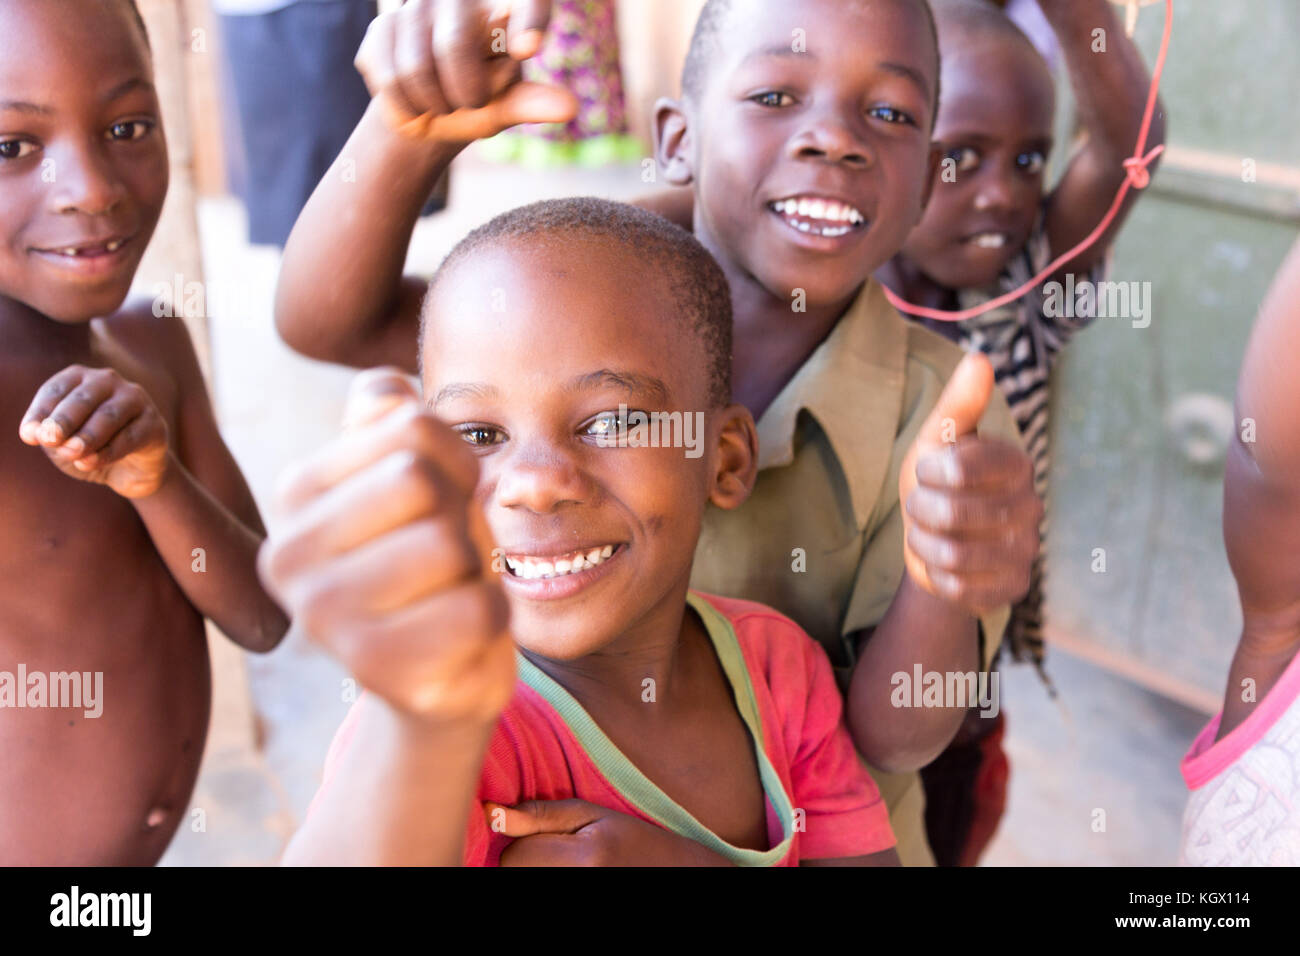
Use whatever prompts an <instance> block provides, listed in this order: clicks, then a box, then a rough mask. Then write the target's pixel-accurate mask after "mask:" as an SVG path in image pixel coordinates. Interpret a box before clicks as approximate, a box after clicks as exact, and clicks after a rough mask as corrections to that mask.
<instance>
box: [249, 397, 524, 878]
mask: <svg viewBox="0 0 1300 956" xmlns="http://www.w3.org/2000/svg"><path fill="white" fill-rule="evenodd" d="M358 386H359V387H357V388H355V389H354V393H353V396H352V399H351V401H350V402H349V409H348V410H349V420H350V421H352V422H353V423H355V424H356V425H357V426H359V427H354V429H353V430H352V431H350V432H349V433H348V434H346V435H344V436H343V437H341V438H339V439H337V440H336V441H334V442H333V443H332V444H330V445H328V446H327V447H326V448H325V449H323V450H322V451H321V452H319V453H318V454H316V455H315V456H313V457H312V458H311V459H310V460H309V461H307V462H306V463H305V464H303V465H301V466H299V467H298V468H296V469H295V470H294V471H293V472H292V473H291V474H290V475H289V476H287V477H286V480H285V481H284V483H283V490H282V492H281V495H280V500H281V504H282V507H283V511H284V515H285V520H284V523H283V528H284V531H283V533H277V534H275V535H272V537H271V538H270V539H269V540H268V542H267V545H266V548H265V550H264V553H263V556H262V569H263V575H264V577H265V578H266V580H267V583H268V585H269V586H270V587H271V588H272V590H273V591H274V592H275V593H276V594H277V595H278V596H279V598H280V599H281V600H282V601H283V602H284V604H285V606H286V607H287V608H288V609H289V610H290V611H291V613H292V614H293V617H294V619H295V620H296V621H298V622H299V623H300V624H301V625H302V626H303V628H304V630H305V631H306V632H307V633H308V634H309V635H310V636H311V637H312V638H313V639H315V640H316V641H318V642H319V643H321V644H322V645H324V646H325V647H326V648H327V649H328V650H329V651H330V652H331V653H333V654H334V655H335V656H336V657H337V658H338V659H339V660H340V661H342V663H343V664H344V665H345V666H346V667H347V668H348V670H349V671H350V672H351V673H352V675H353V676H354V677H355V678H356V679H357V681H358V682H359V683H360V684H362V685H363V686H364V687H366V689H367V691H368V692H369V693H368V694H367V695H366V696H364V697H363V698H362V700H361V701H360V702H359V703H358V704H357V706H358V708H360V712H359V713H358V715H357V721H356V724H355V726H354V731H353V736H352V738H351V740H350V741H349V742H348V745H347V747H346V749H345V750H344V751H343V753H342V755H341V756H340V758H339V762H338V763H337V765H336V766H335V768H333V769H334V772H333V773H332V775H331V777H330V780H329V781H328V782H327V784H326V786H324V787H323V788H322V790H321V792H320V793H319V794H318V795H317V798H316V803H315V804H314V805H313V811H312V814H311V816H310V818H309V819H308V821H307V823H306V824H305V825H304V827H303V829H302V830H301V831H300V832H299V833H298V834H297V836H296V837H295V838H294V840H293V842H292V843H291V845H290V847H289V849H288V851H287V853H286V855H285V860H284V862H286V863H296V864H304V863H307V864H324V863H328V864H348V865H358V864H361V865H376V864H386V865H427V864H444V865H445V864H456V863H459V862H461V859H462V854H463V848H464V842H465V835H466V821H467V820H468V819H469V813H470V807H471V805H472V803H473V800H474V796H475V793H476V790H477V785H478V779H479V773H480V768H481V766H482V762H483V756H484V752H485V749H486V747H487V745H488V742H489V740H490V738H491V734H492V730H493V728H494V726H495V724H496V721H497V719H498V717H499V715H500V713H501V711H502V710H503V709H504V707H505V706H506V704H507V702H508V701H509V699H510V696H511V694H512V693H513V691H514V683H515V664H514V643H513V641H512V640H511V639H510V635H509V633H508V631H507V628H506V621H507V617H508V614H509V609H508V606H507V604H506V599H505V595H504V594H503V593H502V591H501V586H500V582H499V581H497V580H495V578H494V576H493V575H492V573H491V572H490V571H489V570H487V569H486V565H485V563H484V560H483V556H484V555H485V554H486V553H487V549H489V548H490V542H489V541H488V540H487V536H486V532H485V530H484V529H483V525H482V522H481V519H476V518H475V512H474V511H473V509H472V508H471V499H472V495H473V493H474V487H475V484H476V481H477V474H478V463H477V461H476V460H475V459H474V456H473V454H472V453H471V452H470V450H469V449H468V447H467V446H466V445H465V443H464V442H463V441H462V440H461V439H460V438H459V437H458V436H457V435H455V434H454V433H453V432H452V431H451V430H450V429H448V428H446V427H445V426H443V425H442V424H441V423H439V422H438V421H437V420H436V419H435V418H434V417H433V416H432V415H431V414H429V413H428V412H426V411H424V410H423V408H422V407H421V406H420V404H419V401H418V397H417V396H416V395H415V392H414V390H413V389H412V388H411V386H410V385H409V383H407V382H406V381H405V380H404V379H402V378H401V377H400V376H398V375H396V374H394V373H383V372H381V373H378V374H373V375H368V376H363V377H362V378H361V379H360V380H359V382H358ZM394 406H396V407H394Z"/></svg>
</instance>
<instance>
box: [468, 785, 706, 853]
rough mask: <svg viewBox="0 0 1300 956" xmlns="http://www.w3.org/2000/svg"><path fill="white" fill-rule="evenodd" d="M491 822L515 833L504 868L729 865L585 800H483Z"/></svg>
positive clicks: (681, 839) (674, 836) (672, 836)
mask: <svg viewBox="0 0 1300 956" xmlns="http://www.w3.org/2000/svg"><path fill="white" fill-rule="evenodd" d="M483 810H484V813H486V814H487V821H488V826H490V827H492V829H493V830H494V831H496V832H498V833H504V834H505V835H506V836H510V837H515V841H514V842H513V843H511V844H510V846H508V847H507V848H506V849H505V850H504V851H503V852H502V854H501V865H502V866H729V865H730V864H729V862H728V861H727V860H725V859H723V858H722V857H721V856H718V854H716V853H714V852H712V851H711V850H709V849H708V848H707V847H705V846H703V845H702V844H699V843H696V842H695V841H694V840H690V839H687V838H686V837H683V836H678V835H677V834H676V833H672V832H670V831H668V830H665V829H663V828H662V827H657V826H654V825H653V824H650V823H646V822H645V821H644V820H638V819H637V818H636V817H631V816H628V815H627V814H625V813H619V812H618V811H616V810H609V809H606V808H605V807H600V806H597V805H596V804H594V803H587V802H586V801H585V800H529V801H527V802H525V803H521V804H520V805H519V806H517V807H502V806H497V805H496V804H492V803H489V804H485V805H484V808H483Z"/></svg>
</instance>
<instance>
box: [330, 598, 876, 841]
mask: <svg viewBox="0 0 1300 956" xmlns="http://www.w3.org/2000/svg"><path fill="white" fill-rule="evenodd" d="M687 603H688V605H689V608H690V609H692V610H693V611H694V612H695V613H696V614H697V615H699V618H700V620H701V622H702V623H703V624H704V627H705V630H706V631H707V632H708V634H709V638H710V640H711V641H712V642H713V646H714V649H715V651H716V652H717V655H718V661H719V663H720V664H721V665H722V669H723V672H724V673H725V674H726V677H727V680H728V682H729V683H730V684H731V689H732V693H733V696H734V697H735V700H736V706H737V710H738V711H739V713H740V716H741V718H742V719H743V720H744V722H745V725H746V726H747V727H748V728H749V731H750V735H751V739H752V741H753V743H754V753H755V756H756V757H757V760H758V765H759V775H760V778H761V781H762V784H763V790H764V792H765V794H766V796H767V831H768V848H767V849H765V850H751V849H745V848H742V847H736V846H732V845H731V844H728V843H726V842H725V841H723V840H722V839H721V838H720V837H718V836H717V835H715V834H714V833H712V832H711V831H710V830H708V829H707V828H706V827H704V826H703V825H702V824H700V823H699V822H698V821H697V820H696V819H695V818H694V817H692V816H691V815H690V813H688V812H687V811H686V810H685V809H684V808H683V807H682V806H681V805H679V804H677V803H676V802H675V801H673V800H672V799H671V798H670V797H668V795H667V794H665V793H664V792H663V791H662V790H660V789H659V788H658V787H657V786H656V785H655V784H654V783H653V782H652V781H651V780H650V779H649V778H647V777H646V776H645V775H644V774H642V773H641V772H640V771H639V770H638V769H637V768H636V767H635V765H633V764H632V762H631V761H630V760H628V759H627V757H626V756H624V755H623V754H622V752H621V751H619V749H618V748H617V747H616V746H615V745H614V743H613V742H612V741H610V740H609V738H608V737H606V736H605V734H604V733H603V732H602V731H601V730H600V728H599V727H598V726H597V725H596V723H595V721H593V720H592V719H591V717H590V716H589V715H588V714H587V712H586V711H585V710H584V709H583V708H582V706H581V704H579V703H578V702H577V700H575V699H574V698H573V697H572V696H571V695H569V693H568V692H567V691H565V690H564V688H562V687H560V685H559V684H557V683H556V682H555V681H553V680H551V678H550V677H548V676H547V675H546V674H545V673H543V672H542V671H541V670H540V669H538V668H537V667H535V666H534V665H533V664H532V663H530V662H529V661H528V660H527V659H526V658H524V657H523V656H519V657H518V663H519V683H518V686H517V687H516V690H515V695H514V697H513V698H512V699H511V701H510V703H509V704H508V705H507V707H506V710H505V712H504V713H503V714H502V716H501V719H500V721H499V722H498V724H497V728H496V731H495V732H494V733H493V736H492V740H491V742H490V744H489V746H488V751H487V755H486V758H485V759H484V764H483V770H482V773H481V775H480V779H479V790H478V799H479V801H480V802H492V803H498V804H502V805H505V806H512V805H514V804H517V803H521V802H523V801H525V800H564V799H569V798H577V799H579V800H586V801H588V802H590V803H594V804H597V805H599V806H603V807H607V808H609V809H612V810H617V811H619V812H620V813H626V814H628V815H630V816H634V817H638V818H640V819H642V820H645V821H647V822H649V823H653V824H656V825H658V826H662V827H664V828H665V829H668V830H671V831H672V832H674V833H678V834H680V835H682V836H686V837H689V838H690V839H693V840H696V841H697V842H699V843H702V844H704V845H705V846H707V847H708V848H709V849H711V850H713V851H714V852H715V853H719V854H721V855H722V856H724V857H726V858H728V859H730V860H731V861H732V862H734V863H737V864H739V865H748V866H794V865H797V864H798V863H799V861H800V860H809V859H834V858H840V857H855V856H866V855H869V854H873V853H878V852H881V851H883V850H887V849H889V848H891V847H893V846H894V845H895V840H894V833H893V830H892V829H891V827H890V824H889V813H888V811H887V810H886V808H885V803H884V801H883V800H882V799H881V797H880V792H879V791H878V790H877V789H876V785H875V783H874V782H873V781H872V779H871V777H870V775H869V774H868V773H867V771H866V769H865V768H864V767H863V765H862V763H861V762H860V761H859V760H858V757H857V754H856V752H855V751H854V748H853V743H852V741H851V740H850V738H849V735H848V731H847V730H846V729H845V727H844V724H843V722H842V720H841V710H842V703H841V698H840V694H839V691H838V690H837V689H836V686H835V678H834V675H833V673H832V671H831V666H830V661H829V660H828V659H827V657H826V652H825V651H823V650H822V648H821V647H820V646H819V645H818V644H817V643H816V642H815V641H813V639H812V638H810V637H809V636H808V635H807V634H806V633H805V632H804V631H803V629H802V628H800V627H799V626H798V625H797V624H795V623H794V622H793V621H791V620H790V619H789V618H787V617H785V616H783V615H781V614H779V613H778V612H776V611H774V610H772V609H771V608H768V607H764V606H763V605H761V604H754V603H751V602H749V601H738V600H731V599H728V598H721V597H714V596H711V595H703V594H698V593H694V592H692V593H690V594H689V595H688V596H687ZM357 713H358V711H357V710H356V709H355V708H354V709H353V711H352V713H351V714H349V716H348V718H347V719H345V720H344V722H343V725H342V726H341V727H340V728H339V731H338V734H337V735H336V736H335V738H334V743H333V744H332V745H331V747H330V753H329V755H328V756H327V757H326V760H325V779H324V782H323V783H322V784H321V790H322V791H324V790H325V788H326V787H328V786H329V785H330V780H331V777H332V773H333V770H334V768H335V767H336V766H337V763H338V758H339V756H340V754H341V753H342V752H343V751H344V750H345V748H347V747H348V746H349V744H350V742H351V738H352V735H353V733H354V731H355V723H356V721H355V716H356V714H357ZM309 812H310V811H309ZM509 844H510V838H509V837H506V836H503V835H502V834H500V833H496V832H494V831H493V830H492V828H491V827H490V826H489V825H488V822H487V819H486V816H485V814H484V813H483V812H482V811H481V810H476V811H475V812H473V813H471V815H470V819H469V823H468V829H467V833H466V841H465V856H464V862H465V864H466V865H469V866H494V865H496V864H497V863H498V861H499V859H500V856H501V852H502V851H503V850H504V849H505V848H506V847H507V846H508V845H509Z"/></svg>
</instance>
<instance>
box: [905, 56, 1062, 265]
mask: <svg viewBox="0 0 1300 956" xmlns="http://www.w3.org/2000/svg"><path fill="white" fill-rule="evenodd" d="M942 90H943V93H942V102H941V103H940V106H939V120H938V122H937V123H936V124H935V131H934V138H935V140H936V142H938V143H939V145H940V147H941V149H942V153H943V157H944V161H943V162H941V164H940V168H939V170H938V172H937V173H936V174H935V184H934V191H933V192H932V193H931V196H930V203H929V205H928V207H927V208H926V211H925V217H924V218H923V219H922V220H921V224H920V225H919V226H917V228H916V229H915V231H913V233H912V234H911V235H910V236H909V237H908V239H907V244H906V245H905V246H904V247H903V255H904V256H906V257H907V258H908V259H910V260H911V261H912V262H913V263H914V264H915V265H916V266H917V267H918V268H919V269H920V270H921V272H922V273H924V274H925V275H926V276H928V277H929V278H931V279H933V280H934V281H936V282H938V283H939V284H940V285H944V286H947V287H949V288H982V287H985V286H988V285H990V284H992V283H993V282H994V281H995V280H996V279H997V277H998V274H999V273H1000V272H1001V271H1002V269H1003V268H1004V267H1005V266H1006V264H1007V263H1008V262H1009V261H1010V260H1011V258H1012V257H1013V256H1014V255H1015V254H1017V253H1018V252H1019V251H1020V250H1021V249H1022V248H1023V247H1024V245H1025V242H1026V241H1027V240H1028V239H1029V234H1030V232H1031V231H1032V229H1033V227H1034V221H1035V219H1036V218H1037V215H1038V207H1039V204H1040V203H1041V201H1042V197H1043V178H1044V169H1045V167H1046V164H1047V157H1048V154H1049V153H1050V152H1051V148H1052V120H1053V114H1054V111H1055V88H1054V86H1053V83H1052V76H1051V73H1050V72H1049V71H1048V68H1047V64H1046V63H1044V62H1043V59H1042V57H1040V56H1039V55H1038V54H1037V53H1036V52H1035V51H1034V50H1033V49H1031V48H1030V47H1029V46H1028V44H1025V43H1016V42H1010V41H1008V40H1007V39H1006V38H1005V37H998V36H985V37H970V38H954V40H953V42H951V43H950V42H945V43H944V46H943V83H942ZM947 160H951V162H947ZM945 168H946V169H947V171H948V175H947V179H949V180H952V179H953V177H955V181H948V182H945V181H944V179H945Z"/></svg>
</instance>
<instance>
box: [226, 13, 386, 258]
mask: <svg viewBox="0 0 1300 956" xmlns="http://www.w3.org/2000/svg"><path fill="white" fill-rule="evenodd" d="M377 12H378V9H377V4H376V2H375V0H329V2H325V3H294V4H292V5H290V6H288V7H285V8H284V9H282V10H277V11H275V12H274V13H268V14H264V15H260V16H223V17H221V34H222V49H223V50H224V51H225V58H226V65H227V89H228V90H229V91H230V92H231V93H233V105H234V106H235V111H236V114H237V115H235V116H234V117H230V116H228V123H227V125H228V126H229V125H231V123H230V121H231V120H233V121H235V123H237V125H236V127H235V128H234V129H231V130H229V132H230V134H231V135H230V142H231V148H230V149H229V150H228V156H227V158H228V169H229V170H230V182H231V187H232V189H233V191H234V192H235V193H236V194H237V195H239V196H240V197H242V198H243V200H244V202H245V204H246V205H247V207H248V224H249V226H248V231H249V241H250V242H253V243H257V244H272V245H283V244H284V242H285V240H286V239H288V238H289V232H290V230H291V229H292V228H293V224H294V222H295V221H296V220H297V218H298V214H299V213H300V212H302V207H303V206H304V205H306V202H307V199H308V198H309V197H310V196H311V194H312V191H313V190H315V188H316V186H317V184H318V183H319V182H320V181H321V179H322V178H323V177H324V175H325V172H326V171H327V170H328V169H329V167H330V164H331V163H333V162H334V160H335V159H336V158H337V157H338V155H339V153H340V152H341V151H342V149H343V145H344V143H346V142H347V139H348V137H349V136H351V135H352V130H353V129H354V128H355V127H356V125H357V123H358V121H359V120H360V119H361V116H362V114H363V113H365V111H366V107H367V106H368V105H369V103H370V94H369V93H368V92H367V91H366V86H365V83H364V82H362V80H361V76H360V75H359V74H358V73H357V71H356V68H355V67H354V66H353V65H352V61H353V60H354V59H355V57H356V55H357V50H358V49H359V48H360V47H361V40H362V39H363V38H364V37H365V34H366V27H367V26H369V24H370V21H371V20H373V19H374V18H375V16H376V15H377Z"/></svg>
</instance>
